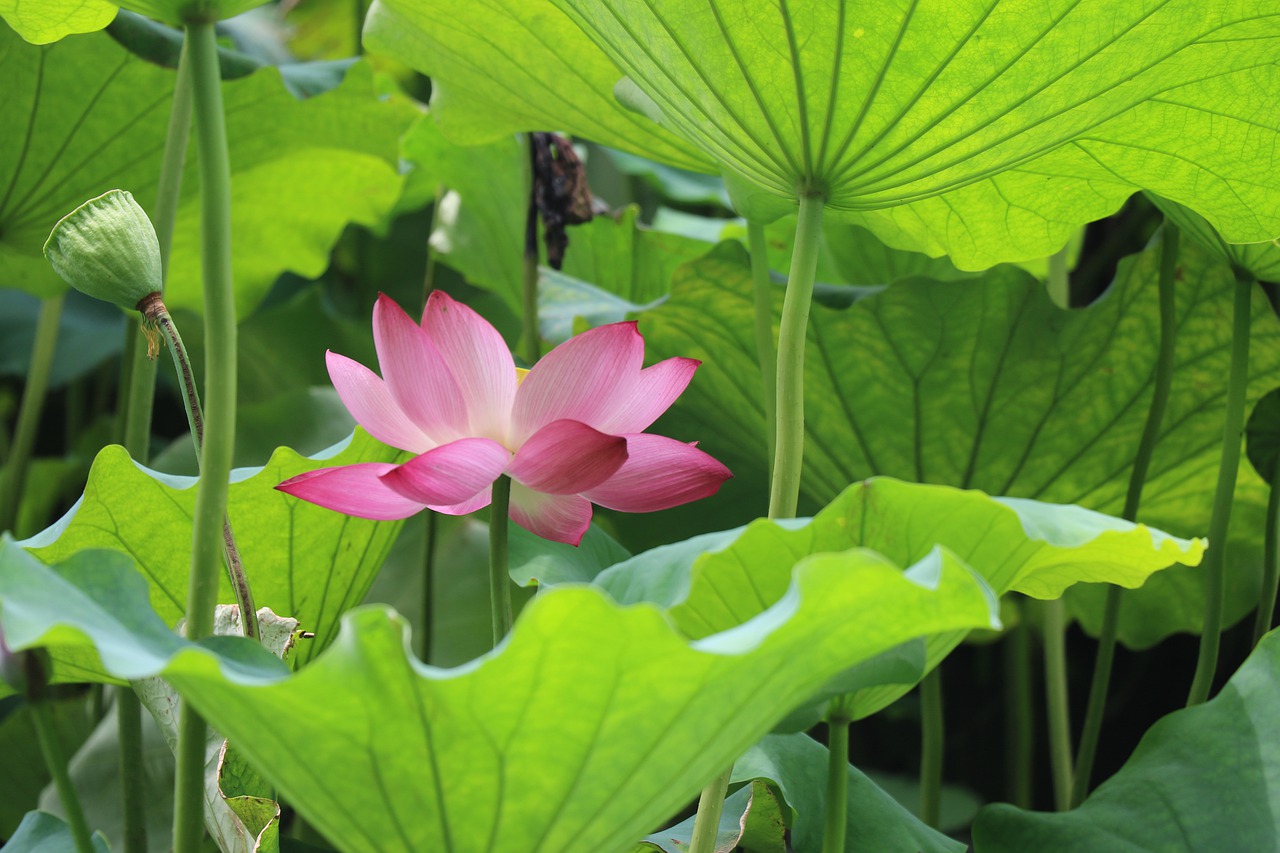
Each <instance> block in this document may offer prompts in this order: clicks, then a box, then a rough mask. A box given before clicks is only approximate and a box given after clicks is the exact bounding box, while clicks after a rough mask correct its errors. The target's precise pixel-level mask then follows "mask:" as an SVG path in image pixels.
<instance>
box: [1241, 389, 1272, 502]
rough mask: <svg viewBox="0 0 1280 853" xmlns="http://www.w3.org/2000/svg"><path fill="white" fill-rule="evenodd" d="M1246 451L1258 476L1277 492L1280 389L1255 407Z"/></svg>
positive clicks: (1248, 429)
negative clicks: (1275, 488)
mask: <svg viewBox="0 0 1280 853" xmlns="http://www.w3.org/2000/svg"><path fill="white" fill-rule="evenodd" d="M1245 447H1246V449H1247V450H1248V453H1249V463H1250V464H1251V465H1253V470H1255V471H1257V472H1258V476H1259V477H1261V478H1262V479H1263V481H1264V482H1266V483H1268V484H1270V485H1271V486H1272V487H1273V488H1274V487H1276V486H1280V476H1277V475H1280V388H1277V389H1276V390H1274V391H1272V392H1271V393H1269V394H1267V395H1266V396H1265V397H1263V398H1262V399H1261V400H1259V401H1258V404H1257V405H1256V406H1254V407H1253V414H1251V415H1249V423H1248V424H1247V425H1246V426H1245Z"/></svg>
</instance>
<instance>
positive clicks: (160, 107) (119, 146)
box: [0, 28, 415, 316]
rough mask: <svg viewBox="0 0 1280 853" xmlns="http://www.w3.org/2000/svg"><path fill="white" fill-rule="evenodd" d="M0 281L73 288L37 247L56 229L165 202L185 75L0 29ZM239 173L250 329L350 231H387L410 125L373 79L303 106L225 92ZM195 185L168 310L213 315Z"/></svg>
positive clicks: (272, 93)
mask: <svg viewBox="0 0 1280 853" xmlns="http://www.w3.org/2000/svg"><path fill="white" fill-rule="evenodd" d="M0 75H3V77H4V79H5V80H6V97H5V99H4V100H3V101H2V102H0V124H3V126H5V127H10V128H16V129H20V131H15V132H12V133H6V134H3V135H2V136H0V271H2V272H3V273H4V279H5V283H6V285H9V286H13V287H19V288H22V289H24V290H27V291H29V292H31V293H34V294H36V295H39V296H47V295H49V294H52V293H56V292H59V291H61V290H63V289H64V288H65V287H66V285H65V284H64V283H63V282H62V280H61V279H60V278H58V276H57V275H56V274H55V273H54V272H53V270H52V269H51V268H50V267H49V265H48V262H47V261H45V260H44V257H43V255H42V253H41V247H42V246H43V245H44V241H45V239H46V238H47V237H48V236H49V231H50V229H51V228H52V227H53V225H54V223H55V222H57V221H58V219H59V218H61V217H62V216H63V215H64V214H66V213H68V212H69V211H71V210H72V209H74V208H75V207H77V206H78V205H79V204H81V203H82V202H84V201H85V200H87V199H89V198H92V197H94V196H97V195H100V194H101V193H103V192H105V191H106V190H108V189H113V188H120V189H127V190H129V191H130V192H132V193H133V194H134V195H135V196H136V197H137V199H138V201H139V203H141V204H142V205H143V206H144V207H147V208H150V207H151V205H152V204H153V202H154V200H155V191H156V181H157V178H158V173H159V165H160V157H161V153H162V151H163V148H164V140H165V130H166V126H167V123H168V115H169V104H170V101H171V100H172V92H173V81H174V75H173V74H172V73H171V72H169V71H167V70H165V69H162V68H157V67H156V66H153V65H151V64H150V63H147V62H144V61H142V60H140V59H138V58H137V57H134V56H132V55H131V54H129V53H128V52H127V51H126V50H124V49H123V48H121V47H120V46H119V45H118V44H116V43H115V42H114V41H113V40H112V39H111V38H110V37H109V36H107V35H105V34H96V35H88V36H81V37H78V38H75V39H71V40H68V41H63V42H60V43H58V44H56V45H51V46H49V47H43V48H41V47H34V46H31V45H28V44H25V43H24V42H22V41H21V40H20V39H19V38H18V37H17V35H16V34H14V33H13V32H11V31H10V30H8V29H7V28H4V29H0ZM224 97H225V102H226V111H227V134H228V138H229V144H230V146H231V153H230V156H231V163H232V167H233V169H234V172H233V174H232V178H231V184H232V233H233V239H234V240H235V241H236V242H235V251H234V268H233V269H234V277H235V282H236V287H237V309H238V311H239V312H240V313H241V315H242V316H244V315H247V314H248V313H249V312H250V311H251V310H252V309H253V308H254V307H255V306H256V305H257V303H258V302H259V301H260V300H261V299H262V297H263V296H265V295H266V292H267V289H268V288H269V287H270V286H271V285H272V283H274V281H275V280H276V278H277V277H278V276H279V275H280V273H281V272H283V271H284V270H287V269H291V270H294V271H296V272H298V273H301V274H303V275H313V276H314V275H318V274H319V273H321V272H323V270H324V269H325V268H326V267H327V265H328V263H329V251H330V249H331V248H332V246H333V244H334V242H335V241H336V240H337V238H338V235H339V234H340V233H341V231H342V229H343V227H344V226H345V225H346V224H347V223H348V222H353V221H354V222H361V223H366V224H372V223H376V222H378V221H380V220H381V218H382V216H383V215H384V214H385V213H386V211H388V210H389V209H390V208H391V207H392V205H393V204H394V203H395V200H396V197H397V196H398V194H399V191H400V186H401V184H402V182H403V178H402V177H401V176H400V175H399V174H398V162H399V160H398V158H399V151H398V136H399V133H400V131H401V130H403V129H404V128H405V127H406V126H407V125H408V123H409V122H410V121H411V120H412V118H413V116H414V114H415V111H414V110H413V108H412V107H410V106H409V105H408V104H407V103H406V102H405V101H404V100H403V99H398V98H390V99H387V98H382V97H380V96H379V93H378V91H377V89H376V87H375V84H374V80H373V76H372V73H371V72H370V70H369V68H368V66H367V65H363V64H358V65H356V66H354V67H353V68H352V70H351V71H350V72H348V74H347V77H346V79H345V81H344V82H343V84H342V85H341V86H340V87H338V88H337V89H335V90H334V91H332V92H328V93H326V94H324V95H320V96H317V97H314V98H310V99H308V100H305V101H300V100H297V99H296V98H295V97H293V96H292V95H290V94H289V92H288V91H287V90H286V89H285V87H284V86H283V85H282V84H281V79H280V73H279V72H278V71H276V70H275V69H271V68H264V69H262V70H260V71H257V72H255V73H253V74H251V75H249V76H248V77H245V78H242V79H240V80H236V81H231V82H227V83H225V84H224ZM198 184H199V181H198V178H197V174H196V167H195V158H194V157H191V158H189V162H188V170H187V173H186V175H185V177H184V181H183V190H184V192H183V201H182V204H181V206H180V208H179V211H178V221H177V226H176V231H175V234H174V245H173V256H172V264H171V267H170V272H169V286H168V288H167V291H166V301H167V302H168V304H169V307H170V308H184V307H185V308H191V309H192V310H195V311H200V310H202V305H203V300H202V296H201V290H200V281H201V276H200V271H199V270H200V266H199V264H200V258H199V248H198V246H199V236H198V226H199V209H198V207H199V205H198V191H199V186H198Z"/></svg>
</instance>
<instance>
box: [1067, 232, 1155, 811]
mask: <svg viewBox="0 0 1280 853" xmlns="http://www.w3.org/2000/svg"><path fill="white" fill-rule="evenodd" d="M1179 243H1180V240H1179V233H1178V228H1177V226H1175V225H1174V224H1173V223H1171V222H1168V221H1166V222H1165V224H1164V230H1163V234H1162V241H1161V244H1160V279H1159V285H1158V287H1159V301H1160V348H1159V351H1158V354H1157V356H1156V372H1155V379H1154V382H1155V388H1154V389H1153V391H1152V394H1151V404H1150V406H1149V407H1148V408H1147V422H1146V424H1145V425H1144V426H1143V428H1142V438H1141V439H1139V441H1138V453H1137V456H1136V457H1135V458H1134V460H1133V469H1132V470H1131V471H1130V472H1129V491H1128V493H1127V494H1126V495H1125V500H1124V511H1123V512H1122V513H1121V516H1122V517H1123V518H1124V519H1125V520H1126V521H1137V520H1138V508H1139V506H1141V504H1142V489H1143V486H1144V485H1145V484H1146V482H1147V471H1148V470H1149V469H1150V467H1151V457H1152V456H1153V455H1154V453H1155V449H1156V442H1158V441H1159V439H1160V427H1161V424H1162V423H1163V421H1164V410H1165V408H1166V406H1167V405H1168V402H1169V390H1170V389H1171V388H1172V387H1173V357H1174V352H1175V350H1176V344H1177V335H1178V322H1177V292H1176V287H1175V284H1176V279H1177V272H1178V246H1179ZM1123 595H1124V590H1123V589H1121V588H1120V587H1118V586H1111V587H1108V589H1107V601H1106V605H1105V607H1104V608H1103V611H1102V629H1101V631H1100V632H1099V634H1098V655H1097V658H1096V659H1095V661H1094V665H1093V681H1092V683H1091V684H1090V686H1089V704H1088V706H1087V707H1086V709H1085V714H1084V724H1083V726H1082V728H1081V730H1080V748H1079V750H1077V752H1076V771H1075V778H1074V780H1073V781H1072V784H1071V806H1072V808H1074V807H1075V806H1078V805H1080V803H1082V802H1084V798H1085V796H1086V795H1087V794H1088V793H1089V783H1090V777H1091V776H1092V775H1093V761H1094V758H1095V757H1096V755H1097V752H1098V739H1099V738H1100V737H1101V735H1102V715H1103V712H1104V711H1105V710H1106V706H1107V691H1108V689H1109V687H1110V684H1111V666H1112V664H1113V663H1114V661H1115V653H1116V634H1117V632H1118V630H1119V627H1120V602H1121V599H1122V597H1123Z"/></svg>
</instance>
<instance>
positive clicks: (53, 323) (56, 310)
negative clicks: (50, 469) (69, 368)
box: [0, 293, 66, 533]
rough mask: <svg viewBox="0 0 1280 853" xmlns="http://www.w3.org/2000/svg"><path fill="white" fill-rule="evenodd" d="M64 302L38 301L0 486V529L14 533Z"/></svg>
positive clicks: (63, 296) (56, 298) (56, 299)
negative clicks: (28, 359)
mask: <svg viewBox="0 0 1280 853" xmlns="http://www.w3.org/2000/svg"><path fill="white" fill-rule="evenodd" d="M65 301H66V294H65V293H62V294H59V295H58V296H51V297H49V298H48V299H46V300H44V301H43V302H42V303H41V304H40V316H39V318H38V319H37V320H36V339H35V342H34V344H33V345H32V348H31V366H30V367H29V368H28V369H27V381H26V383H25V384H24V385H23V388H22V403H21V404H20V405H19V407H18V426H17V429H15V430H14V434H13V444H12V445H11V447H10V450H9V458H8V459H7V460H6V464H5V470H4V487H3V489H0V532H3V531H5V530H10V531H14V532H15V533H16V532H17V530H16V529H15V528H16V526H17V521H18V506H19V504H21V503H22V487H23V485H24V484H25V483H26V480H27V466H29V465H30V464H31V453H32V451H33V450H35V446H36V433H38V432H39V431H40V411H41V409H43V408H44V398H45V394H46V393H47V392H48V390H49V374H50V372H52V370H53V354H54V352H55V350H57V347H58V323H59V321H60V320H61V319H62V305H63V303H64V302H65Z"/></svg>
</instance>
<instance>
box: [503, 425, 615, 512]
mask: <svg viewBox="0 0 1280 853" xmlns="http://www.w3.org/2000/svg"><path fill="white" fill-rule="evenodd" d="M626 461H627V440H626V439H625V438H623V437H622V436H619V435H606V434H605V433H602V432H598V431H597V430H594V429H592V428H591V427H589V426H587V425H586V424H583V423H579V422H578V421H553V422H551V423H549V424H547V425H546V426H544V427H543V428H542V429H540V430H538V431H537V432H536V433H534V434H533V435H532V436H531V437H530V438H529V440H528V441H526V442H525V443H524V444H523V445H521V447H520V449H519V450H518V451H517V452H516V455H515V458H514V459H512V460H511V465H510V466H509V467H508V468H507V473H508V474H510V475H511V479H513V480H516V481H517V482H520V483H523V484H524V485H526V486H528V487H529V488H531V489H533V490H534V491H538V492H545V493H546V494H550V495H573V494H577V493H578V492H581V491H585V490H587V489H590V488H591V487H592V486H598V485H600V484H601V483H603V482H604V481H605V480H607V479H609V478H610V477H611V476H613V474H614V472H616V471H617V470H618V468H619V467H621V466H622V463H624V462H626Z"/></svg>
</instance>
